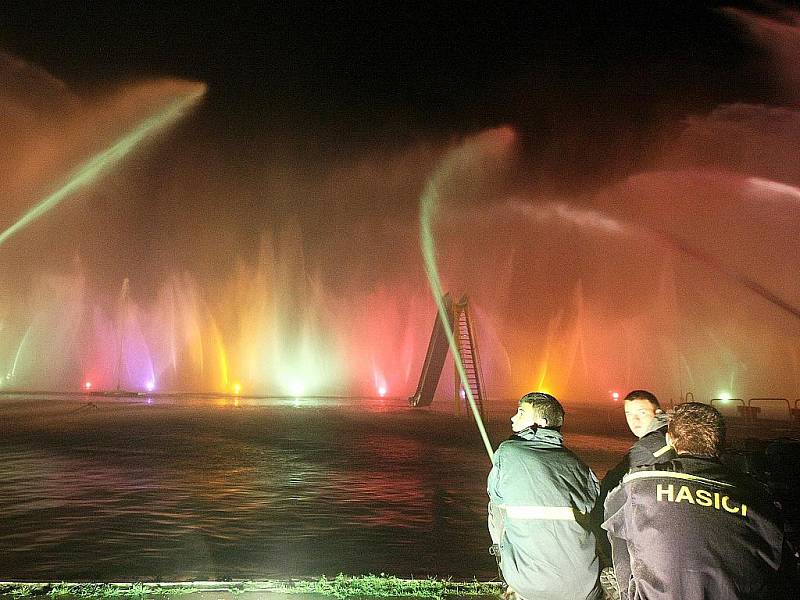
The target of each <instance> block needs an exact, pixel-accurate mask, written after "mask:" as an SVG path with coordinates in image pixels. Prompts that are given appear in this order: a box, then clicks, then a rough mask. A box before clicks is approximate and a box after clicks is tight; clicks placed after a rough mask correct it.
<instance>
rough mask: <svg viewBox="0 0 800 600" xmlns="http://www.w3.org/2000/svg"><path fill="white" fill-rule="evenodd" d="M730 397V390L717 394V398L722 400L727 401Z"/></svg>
mask: <svg viewBox="0 0 800 600" xmlns="http://www.w3.org/2000/svg"><path fill="white" fill-rule="evenodd" d="M731 398H733V396H732V395H731V393H730V392H720V394H719V399H720V400H722V401H723V402H727V401H728V400H730V399H731Z"/></svg>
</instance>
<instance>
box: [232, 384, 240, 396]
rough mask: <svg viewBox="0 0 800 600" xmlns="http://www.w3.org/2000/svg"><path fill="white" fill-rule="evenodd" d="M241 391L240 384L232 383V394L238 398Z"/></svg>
mask: <svg viewBox="0 0 800 600" xmlns="http://www.w3.org/2000/svg"><path fill="white" fill-rule="evenodd" d="M241 391H242V384H241V383H234V384H233V393H234V394H236V395H237V396H238V395H239V394H240V393H241Z"/></svg>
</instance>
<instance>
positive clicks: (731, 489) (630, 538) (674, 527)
mask: <svg viewBox="0 0 800 600" xmlns="http://www.w3.org/2000/svg"><path fill="white" fill-rule="evenodd" d="M605 511H606V515H607V516H608V518H607V520H606V521H605V522H604V523H603V527H604V528H605V529H606V530H608V532H609V534H610V535H611V536H612V537H614V538H617V539H619V540H623V541H624V542H625V543H624V544H621V545H617V544H615V545H614V557H613V559H614V570H615V572H616V574H617V579H618V581H619V585H620V591H621V592H622V597H623V598H630V599H631V600H639V599H642V600H644V599H647V600H705V599H723V598H724V599H726V600H728V599H730V600H737V599H741V600H745V599H748V600H749V599H752V600H756V599H762V598H763V599H767V598H769V599H771V600H772V599H774V598H775V594H776V589H777V583H778V579H779V578H778V572H779V570H780V567H781V560H782V550H783V548H784V544H783V527H782V522H781V517H780V514H779V511H778V508H777V507H776V505H775V503H774V502H773V501H772V498H771V497H770V495H769V493H768V492H767V490H766V489H765V488H764V487H763V486H761V485H760V484H759V483H757V482H756V481H755V480H753V479H751V478H749V477H747V476H744V475H742V474H738V473H735V472H733V471H731V470H729V469H728V468H727V467H725V466H724V465H722V463H720V462H719V461H717V460H713V459H707V458H698V457H690V456H679V457H678V458H676V459H673V460H671V461H668V462H666V463H661V464H656V465H651V466H648V467H642V468H638V469H633V470H632V471H631V472H630V473H629V474H628V475H626V476H625V478H624V479H623V480H622V484H621V485H620V486H619V487H617V488H616V489H615V490H613V491H612V492H611V493H610V494H609V496H608V498H607V499H606V504H605Z"/></svg>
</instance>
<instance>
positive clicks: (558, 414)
mask: <svg viewBox="0 0 800 600" xmlns="http://www.w3.org/2000/svg"><path fill="white" fill-rule="evenodd" d="M523 402H527V403H528V404H530V405H531V406H532V407H533V414H534V416H535V417H537V418H545V419H547V427H548V428H553V429H558V428H559V427H561V426H562V425H563V424H564V407H563V406H561V403H560V402H559V401H558V400H556V399H555V398H554V397H553V396H551V395H550V394H545V393H544V392H529V393H527V394H525V395H524V396H523V397H522V398H520V399H519V403H520V404H522V403H523Z"/></svg>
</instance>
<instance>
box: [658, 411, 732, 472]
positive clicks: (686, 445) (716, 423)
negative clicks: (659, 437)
mask: <svg viewBox="0 0 800 600" xmlns="http://www.w3.org/2000/svg"><path fill="white" fill-rule="evenodd" d="M667 433H669V439H670V443H671V444H672V447H673V448H675V452H677V453H678V454H693V455H694V456H704V457H708V458H713V457H715V456H719V453H720V451H721V450H722V447H723V445H724V444H725V420H724V419H723V418H722V415H721V414H720V413H719V411H718V410H717V409H716V408H714V407H713V406H710V405H708V404H702V403H700V402H685V403H683V404H678V405H677V406H676V407H675V408H674V409H673V410H672V412H670V414H669V425H668V427H667Z"/></svg>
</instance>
